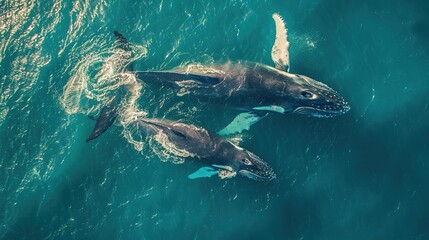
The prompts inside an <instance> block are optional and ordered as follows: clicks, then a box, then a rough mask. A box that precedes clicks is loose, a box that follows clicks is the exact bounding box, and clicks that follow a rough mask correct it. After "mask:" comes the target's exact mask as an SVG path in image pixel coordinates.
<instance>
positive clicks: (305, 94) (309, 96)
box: [301, 91, 313, 98]
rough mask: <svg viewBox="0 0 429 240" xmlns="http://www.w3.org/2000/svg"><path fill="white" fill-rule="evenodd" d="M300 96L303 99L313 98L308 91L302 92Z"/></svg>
mask: <svg viewBox="0 0 429 240" xmlns="http://www.w3.org/2000/svg"><path fill="white" fill-rule="evenodd" d="M301 95H302V96H303V97H305V98H312V97H313V94H312V93H311V92H309V91H302V92H301Z"/></svg>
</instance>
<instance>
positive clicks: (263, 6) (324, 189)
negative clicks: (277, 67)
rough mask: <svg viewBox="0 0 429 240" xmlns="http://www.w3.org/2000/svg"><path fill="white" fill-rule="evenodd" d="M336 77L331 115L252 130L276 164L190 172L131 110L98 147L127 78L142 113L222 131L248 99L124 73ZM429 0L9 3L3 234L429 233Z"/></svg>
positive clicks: (292, 118) (276, 119) (0, 185)
mask: <svg viewBox="0 0 429 240" xmlns="http://www.w3.org/2000/svg"><path fill="white" fill-rule="evenodd" d="M273 13H279V14H280V15H281V16H282V17H283V18H284V20H285V22H286V24H287V26H288V33H289V41H290V43H291V47H290V60H291V72H293V73H299V74H304V75H307V76H310V77H312V78H314V79H316V80H318V81H321V82H323V83H326V84H327V85H329V86H331V87H333V88H334V89H335V90H337V91H338V92H339V93H340V94H341V95H342V96H343V97H344V98H345V99H346V100H347V101H348V102H349V104H350V106H351V110H350V111H349V112H348V113H347V114H345V115H341V116H338V117H335V118H328V119H320V118H308V117H304V116H298V115H293V114H290V115H281V114H271V115H270V116H269V117H267V118H265V119H264V120H263V121H260V122H259V123H257V124H255V125H254V127H252V128H251V129H250V131H248V132H245V133H244V134H241V135H240V136H238V138H237V139H235V141H239V144H240V146H242V147H245V148H246V149H249V150H251V151H252V152H254V153H255V154H257V155H258V156H260V157H261V158H263V159H264V160H265V161H266V162H267V163H268V164H269V165H270V166H271V167H272V168H273V169H274V171H275V172H276V175H277V178H276V179H275V180H273V181H271V182H256V181H252V180H251V179H247V178H243V177H235V178H232V179H227V180H222V179H220V178H218V177H212V178H204V179H196V180H190V179H188V178H187V176H188V175H189V174H190V173H192V172H195V171H196V170H197V169H199V168H200V167H202V165H201V164H200V163H198V162H195V161H183V159H181V158H177V157H174V156H171V155H170V154H168V153H166V152H165V151H163V150H162V149H161V148H159V147H157V146H156V144H154V143H153V141H151V140H150V139H146V138H145V136H142V135H140V134H138V132H136V131H135V129H133V128H132V127H130V125H129V124H128V120H129V119H128V120H127V118H126V117H122V118H118V120H117V121H116V122H115V124H114V125H113V126H112V127H111V128H110V129H109V130H108V131H107V132H105V133H104V134H103V135H101V136H100V137H99V138H97V139H95V140H93V141H91V142H89V143H86V142H85V139H86V138H87V137H88V136H89V134H90V133H91V131H92V129H93V127H94V122H93V121H92V120H90V119H89V118H88V116H94V115H97V114H98V113H99V111H100V108H101V107H102V106H103V104H104V103H105V102H106V100H107V99H109V98H110V97H111V96H112V94H114V92H115V91H114V90H115V89H117V88H118V87H120V86H122V85H123V84H125V83H127V84H130V83H134V88H133V91H132V93H133V94H132V95H131V96H130V98H129V100H128V102H127V105H126V106H127V114H126V116H128V117H139V116H141V117H142V116H148V117H154V118H165V119H171V120H180V121H185V122H188V123H192V124H195V125H198V126H201V127H204V128H206V129H208V130H209V131H213V132H215V131H218V130H220V129H221V128H222V127H224V126H225V125H226V124H227V123H228V122H229V121H231V120H232V119H233V118H234V116H235V115H236V114H237V113H238V112H237V111H236V110H234V109H231V108H226V107H225V106H222V104H211V103H207V102H200V101H197V100H195V99H193V98H192V97H189V96H177V94H176V93H175V92H174V91H171V90H170V89H169V88H167V87H165V88H159V86H158V87H156V86H151V85H150V84H147V85H146V84H141V83H140V84H135V83H137V82H136V79H135V77H134V76H133V75H132V74H126V73H118V72H117V71H115V69H116V68H115V64H116V65H118V64H120V61H121V54H120V53H119V54H118V51H117V49H115V47H114V44H113V43H114V40H115V37H114V35H113V31H115V30H116V31H118V32H120V33H122V34H123V35H124V36H125V37H126V38H127V39H128V40H129V42H130V44H131V45H132V48H133V55H132V57H133V60H134V69H136V70H146V69H156V70H161V69H169V68H173V67H175V66H178V65H182V64H185V63H192V62H200V63H203V64H206V63H213V62H221V61H227V60H248V61H255V62H262V63H265V64H268V65H273V63H272V61H271V47H272V44H273V42H274V38H275V25H274V22H273V20H272V17H271V16H272V14H273ZM428 70H429V2H428V1H426V0H375V1H370V0H350V1H341V0H306V1H305V0H304V1H303V0H283V1H280V0H275V1H274V0H273V1H268V0H265V1H259V0H254V1H243V0H228V1H210V0H209V1H207V0H202V1H190V0H181V1H177V0H161V1H158V0H154V1H135V0H110V1H106V0H100V1H90V0H68V1H66V0H53V1H42V0H0V239H282V240H283V239H297V240H298V239H299V240H305V239H326V240H328V239H348V240H354V239H356V240H358V239H359V240H360V239H429V204H428V203H429V143H428V137H429V71H428Z"/></svg>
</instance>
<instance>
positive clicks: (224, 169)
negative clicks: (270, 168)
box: [212, 164, 275, 181]
mask: <svg viewBox="0 0 429 240" xmlns="http://www.w3.org/2000/svg"><path fill="white" fill-rule="evenodd" d="M212 166H213V167H215V168H218V169H219V171H218V175H219V177H220V178H222V179H224V178H232V177H235V176H236V175H237V173H239V174H240V175H243V176H245V177H248V178H250V179H253V180H257V181H268V180H271V179H274V178H275V175H274V174H271V175H269V176H264V175H259V174H257V173H254V172H252V171H249V170H246V169H242V170H239V171H238V172H237V171H235V170H234V169H233V168H232V167H231V166H225V165H216V164H213V165H212Z"/></svg>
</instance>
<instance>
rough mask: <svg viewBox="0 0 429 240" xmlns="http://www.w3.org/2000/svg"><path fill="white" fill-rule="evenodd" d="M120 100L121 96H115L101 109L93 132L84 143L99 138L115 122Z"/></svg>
mask: <svg viewBox="0 0 429 240" xmlns="http://www.w3.org/2000/svg"><path fill="white" fill-rule="evenodd" d="M121 100H122V96H121V94H117V95H115V96H113V98H112V99H110V101H109V102H108V103H107V104H106V105H105V106H104V107H103V109H102V110H101V113H100V115H99V116H98V118H97V119H95V120H96V121H97V122H96V123H95V127H94V130H92V133H91V135H89V137H88V138H87V139H86V142H89V141H91V140H93V139H95V138H97V137H99V136H100V135H101V134H102V133H104V132H105V131H106V130H107V129H108V128H109V127H110V126H111V125H112V124H113V123H114V122H115V119H116V117H117V116H118V110H119V106H120V103H121Z"/></svg>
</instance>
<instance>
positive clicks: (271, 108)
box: [253, 105, 286, 113]
mask: <svg viewBox="0 0 429 240" xmlns="http://www.w3.org/2000/svg"><path fill="white" fill-rule="evenodd" d="M253 110H260V111H270V112H278V113H285V111H286V110H285V109H284V108H282V107H280V106H275V105H272V106H262V107H254V108H253Z"/></svg>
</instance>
